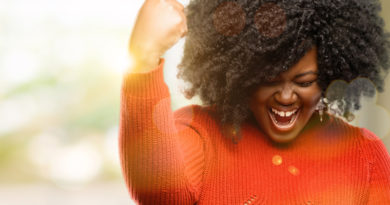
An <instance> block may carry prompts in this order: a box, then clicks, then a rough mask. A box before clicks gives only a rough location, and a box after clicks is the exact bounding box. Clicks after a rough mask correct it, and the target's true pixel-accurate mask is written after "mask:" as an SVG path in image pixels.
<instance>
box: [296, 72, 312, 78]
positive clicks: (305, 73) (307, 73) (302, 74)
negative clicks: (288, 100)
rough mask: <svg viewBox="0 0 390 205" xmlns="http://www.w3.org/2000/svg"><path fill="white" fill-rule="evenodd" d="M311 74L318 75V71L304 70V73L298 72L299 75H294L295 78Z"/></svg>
mask: <svg viewBox="0 0 390 205" xmlns="http://www.w3.org/2000/svg"><path fill="white" fill-rule="evenodd" d="M309 74H314V75H318V72H314V71H307V72H304V73H300V74H297V75H296V76H295V77H294V79H296V78H300V77H302V76H304V75H309Z"/></svg>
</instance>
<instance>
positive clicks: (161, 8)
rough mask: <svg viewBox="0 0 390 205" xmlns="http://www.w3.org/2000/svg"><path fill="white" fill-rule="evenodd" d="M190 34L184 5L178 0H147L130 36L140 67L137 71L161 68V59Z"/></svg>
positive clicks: (138, 66)
mask: <svg viewBox="0 0 390 205" xmlns="http://www.w3.org/2000/svg"><path fill="white" fill-rule="evenodd" d="M186 33H187V20H186V16H185V14H184V6H183V5H182V4H180V3H179V2H177V1H176V0H146V1H145V3H144V4H143V5H142V7H141V9H140V11H139V13H138V16H137V20H136V23H135V26H134V28H133V32H132V34H131V37H130V45H129V51H130V54H131V55H132V56H133V57H134V58H135V61H136V64H137V66H135V68H134V70H133V72H148V71H150V70H153V69H154V68H156V67H157V65H158V62H159V59H160V56H161V55H163V54H164V53H165V51H166V50H168V49H169V48H171V47H172V46H173V45H174V44H175V43H177V42H178V41H179V40H180V38H182V37H184V36H185V34H186Z"/></svg>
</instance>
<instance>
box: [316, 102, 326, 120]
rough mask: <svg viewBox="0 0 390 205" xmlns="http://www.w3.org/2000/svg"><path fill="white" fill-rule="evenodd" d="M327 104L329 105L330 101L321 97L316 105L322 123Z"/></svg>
mask: <svg viewBox="0 0 390 205" xmlns="http://www.w3.org/2000/svg"><path fill="white" fill-rule="evenodd" d="M327 104H328V99H326V98H324V97H321V99H320V100H319V101H318V103H317V105H316V110H317V111H318V114H319V115H320V122H322V115H323V114H324V110H325V108H327Z"/></svg>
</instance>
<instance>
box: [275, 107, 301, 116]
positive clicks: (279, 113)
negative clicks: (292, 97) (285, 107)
mask: <svg viewBox="0 0 390 205" xmlns="http://www.w3.org/2000/svg"><path fill="white" fill-rule="evenodd" d="M271 110H272V112H273V113H275V114H277V115H279V116H281V117H290V116H291V115H292V114H294V113H295V112H296V111H297V109H295V110H293V111H287V112H284V111H279V110H276V109H274V108H271Z"/></svg>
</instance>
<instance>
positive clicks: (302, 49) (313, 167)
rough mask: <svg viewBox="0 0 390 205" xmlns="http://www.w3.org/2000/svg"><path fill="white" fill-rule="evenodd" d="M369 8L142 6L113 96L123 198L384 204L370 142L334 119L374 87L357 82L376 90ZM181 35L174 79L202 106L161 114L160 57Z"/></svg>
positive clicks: (385, 44)
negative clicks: (117, 96) (130, 60)
mask: <svg viewBox="0 0 390 205" xmlns="http://www.w3.org/2000/svg"><path fill="white" fill-rule="evenodd" d="M379 10H380V4H379V2H378V1H377V0H364V1H363V0H345V1H338V0H328V1H325V0H288V1H284V0H273V1H265V0H259V1H246V0H239V1H222V0H215V1H208V0H193V1H191V3H190V5H189V6H188V7H187V12H186V15H185V14H184V7H183V6H182V5H181V4H179V3H178V2H176V1H175V0H165V1H164V0H146V1H145V3H144V5H143V6H142V8H141V10H140V12H139V15H138V19H137V22H136V25H135V27H134V30H133V33H132V36H131V39H130V46H129V48H130V53H131V55H133V57H134V59H135V60H136V65H135V66H134V67H133V68H132V70H131V72H130V73H129V74H127V75H126V76H125V80H124V84H123V89H122V104H121V124H120V154H121V163H122V168H123V173H124V176H125V180H126V183H127V185H128V187H129V189H130V191H131V195H132V196H133V197H134V199H135V200H137V201H138V202H139V203H141V204H194V203H197V204H390V157H389V154H388V153H387V151H386V149H385V147H384V145H383V143H382V142H381V141H380V140H379V139H378V137H376V136H375V135H374V134H373V133H371V132H370V131H368V130H366V129H362V128H357V127H353V126H351V125H349V124H348V123H346V122H344V121H343V120H341V119H340V117H345V118H349V117H351V116H352V115H351V114H350V113H351V112H352V111H353V110H355V109H358V108H359V105H360V104H359V98H360V96H361V95H364V96H370V95H372V94H373V93H374V92H375V89H372V88H371V89H367V86H366V85H367V84H364V83H362V82H367V80H369V81H368V82H370V83H373V84H375V86H376V87H377V88H378V89H379V90H381V89H382V87H383V78H384V75H383V74H384V73H386V71H387V69H388V63H389V62H388V56H387V55H388V49H389V45H390V44H389V41H388V39H387V38H386V35H387V34H385V33H384V31H383V22H382V19H381V18H380V17H379V16H378V12H379ZM187 20H188V22H187ZM187 23H188V28H189V29H188V33H187ZM185 35H186V36H187V39H186V44H185V50H184V56H183V60H182V63H181V65H180V72H179V77H181V78H182V79H184V80H186V81H187V82H189V83H190V85H191V87H190V88H189V89H187V91H186V94H187V95H188V96H189V97H192V96H194V95H198V96H200V98H201V99H202V101H203V104H204V106H202V107H201V106H189V107H185V108H182V109H180V110H179V111H176V112H175V113H172V111H171V109H170V96H169V92H168V89H167V86H166V85H165V83H164V81H163V65H164V59H161V58H160V56H161V55H162V54H163V53H164V52H165V51H166V50H167V49H168V48H170V47H171V46H172V45H174V44H175V43H176V42H177V41H178V40H179V39H180V38H181V37H183V36H185ZM336 80H338V81H336ZM348 83H350V84H348ZM340 85H343V86H344V87H343V86H340ZM331 88H332V89H331ZM333 88H335V89H333ZM327 89H328V90H327ZM325 97H327V98H328V99H326V98H325ZM330 104H331V105H332V106H330V107H329V109H328V110H329V112H326V110H327V109H326V107H327V105H328V106H329V105H330ZM330 111H332V112H330ZM331 113H333V114H331ZM338 116H339V117H338Z"/></svg>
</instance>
